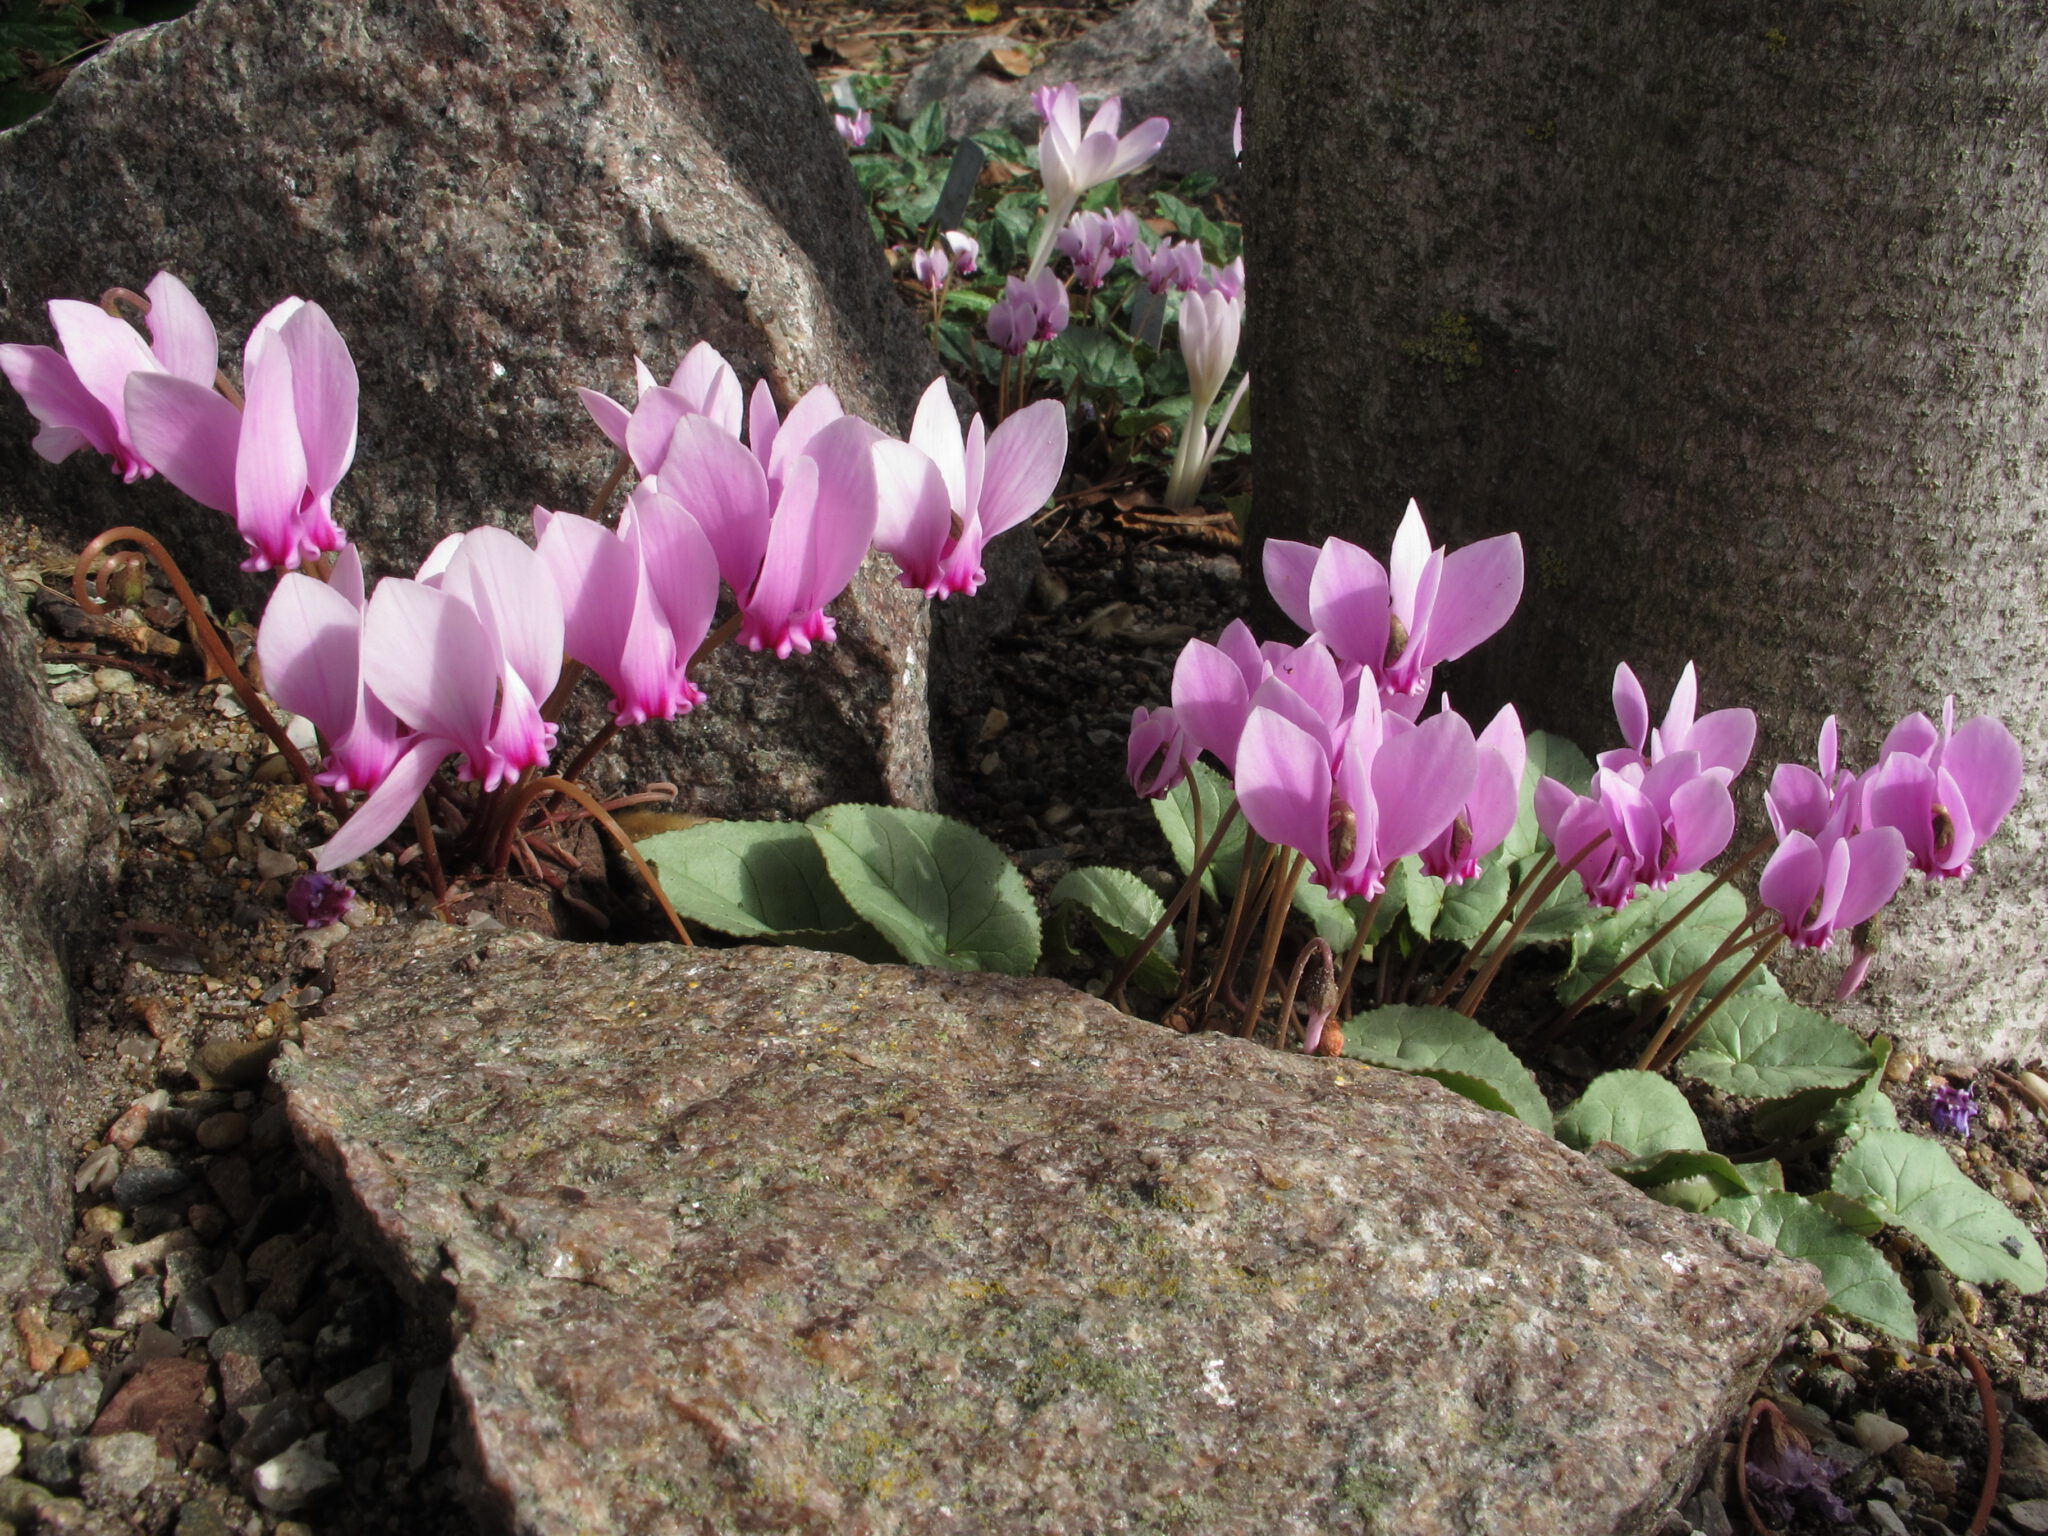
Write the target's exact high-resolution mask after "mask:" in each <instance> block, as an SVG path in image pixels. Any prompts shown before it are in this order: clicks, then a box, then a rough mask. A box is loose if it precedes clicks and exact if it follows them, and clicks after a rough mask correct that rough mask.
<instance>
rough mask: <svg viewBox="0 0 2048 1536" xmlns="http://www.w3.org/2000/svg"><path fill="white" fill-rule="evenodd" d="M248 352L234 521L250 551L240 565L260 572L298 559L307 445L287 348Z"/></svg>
mask: <svg viewBox="0 0 2048 1536" xmlns="http://www.w3.org/2000/svg"><path fill="white" fill-rule="evenodd" d="M272 313H273V314H274V313H275V311H272ZM248 350H252V349H245V351H248ZM253 353H254V361H253V362H250V363H249V364H248V365H247V366H246V368H245V369H244V372H245V374H246V375H247V377H246V378H245V380H244V387H245V392H246V396H247V398H246V400H245V402H244V404H243V406H242V421H241V431H240V435H239V437H238V438H237V441H236V446H235V499H234V508H235V526H236V527H238V528H239V529H241V532H242V537H243V538H245V539H247V540H248V541H249V545H250V548H251V549H252V550H253V551H254V553H253V554H252V555H251V556H250V559H249V560H248V561H247V562H245V563H244V566H243V569H245V570H254V571H264V570H269V569H270V568H271V567H273V566H283V567H286V568H290V567H292V566H295V565H297V564H298V563H299V504H300V502H301V500H302V499H303V498H304V496H305V492H306V450H305V445H304V444H303V443H302V442H301V441H300V439H299V418H298V410H297V408H296V406H295V405H294V404H293V401H292V360H291V355H290V353H288V352H287V351H286V350H285V349H284V347H282V346H278V345H267V346H264V347H262V348H260V349H253ZM174 483H175V482H174ZM195 499H196V498H195Z"/></svg>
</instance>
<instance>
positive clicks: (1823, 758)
mask: <svg viewBox="0 0 2048 1536" xmlns="http://www.w3.org/2000/svg"><path fill="white" fill-rule="evenodd" d="M1837 743H1838V737H1837V733H1836V728H1835V717H1834V716H1833V715H1829V716H1828V717H1827V719H1825V720H1823V721H1821V723H1820V757H1819V762H1820V776H1821V778H1823V779H1824V780H1826V781H1827V783H1828V785H1829V786H1830V787H1831V788H1832V787H1833V785H1834V782H1835V765H1836V763H1837V762H1838V760H1839V759H1838V758H1837V755H1836V754H1837V751H1838V745H1837Z"/></svg>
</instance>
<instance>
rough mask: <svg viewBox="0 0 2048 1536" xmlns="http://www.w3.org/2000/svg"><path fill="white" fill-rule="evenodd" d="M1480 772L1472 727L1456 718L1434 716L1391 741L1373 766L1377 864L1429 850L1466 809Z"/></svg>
mask: <svg viewBox="0 0 2048 1536" xmlns="http://www.w3.org/2000/svg"><path fill="white" fill-rule="evenodd" d="M1478 768H1479V752H1478V747H1477V745H1476V744H1475V743H1474V741H1473V740H1472V727H1471V726H1469V725H1467V724H1466V723H1465V721H1464V720H1463V719H1462V718H1460V717H1459V716H1457V715H1432V716H1431V717H1430V718H1429V719H1427V720H1425V721H1423V722H1422V724H1420V725H1418V726H1417V727H1416V728H1415V729H1414V730H1412V731H1403V732H1401V733H1399V734H1398V735H1389V736H1388V738H1387V740H1386V741H1385V742H1384V743H1383V744H1382V745H1381V747H1380V750H1379V752H1378V754H1377V755H1376V756H1375V757H1374V759H1373V765H1372V793H1373V799H1374V801H1375V802H1376V803H1377V804H1378V806H1379V853H1380V858H1381V860H1382V861H1383V862H1385V863H1388V864H1391V863H1392V862H1393V861H1394V860H1395V859H1398V858H1402V857H1404V856H1406V855H1407V854H1411V853H1420V852H1421V851H1422V850H1423V848H1425V847H1426V846H1428V844H1429V843H1430V841H1431V840H1432V839H1433V838H1435V837H1436V835H1437V834H1438V833H1439V832H1441V831H1443V829H1444V828H1445V827H1447V826H1449V825H1450V824H1451V822H1452V821H1453V820H1454V819H1455V818H1456V817H1457V815H1458V813H1459V812H1460V811H1462V810H1463V809H1464V808H1465V801H1466V799H1467V798H1468V797H1469V796H1470V795H1471V793H1472V785H1473V782H1474V780H1475V778H1476V777H1477V775H1478Z"/></svg>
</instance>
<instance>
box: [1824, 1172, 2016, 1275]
mask: <svg viewBox="0 0 2048 1536" xmlns="http://www.w3.org/2000/svg"><path fill="white" fill-rule="evenodd" d="M1834 1188H1835V1190H1836V1192H1837V1193H1839V1194H1844V1195H1847V1196H1848V1197H1849V1198H1850V1199H1852V1200H1860V1201H1862V1202H1863V1203H1864V1204H1865V1205H1867V1206H1869V1207H1870V1208H1871V1209H1872V1210H1874V1211H1876V1212H1877V1214H1878V1215H1880V1216H1882V1217H1883V1218H1884V1219H1885V1220H1886V1221H1887V1222H1889V1223H1890V1224H1891V1225H1893V1226H1895V1227H1904V1228H1905V1229H1906V1230H1907V1231H1908V1232H1910V1233H1912V1234H1913V1235H1914V1236H1915V1237H1917V1238H1919V1239H1920V1241H1921V1242H1923V1243H1925V1244H1926V1245H1927V1248H1928V1251H1929V1252H1930V1253H1932V1254H1933V1255H1934V1256H1935V1257H1936V1258H1937V1259H1939V1260H1941V1262H1942V1263H1943V1264H1945V1265H1947V1266H1948V1268H1949V1270H1950V1271H1951V1272H1952V1273H1953V1274H1955V1275H1956V1276H1957V1277H1958V1278H1959V1279H1963V1280H1968V1281H1970V1282H1972V1283H1973V1284H1979V1285H1984V1284H1989V1283H1990V1282H1992V1281H1994V1280H2004V1281H2008V1282H2010V1283H2011V1284H2012V1285H2013V1286H2015V1287H2017V1288H2018V1289H2019V1290H2021V1291H2024V1292H2027V1293H2028V1294H2032V1293H2033V1292H2035V1291H2038V1290H2040V1289H2041V1288H2042V1287H2043V1286H2044V1285H2048V1262H2044V1261H2043V1259H2042V1256H2041V1249H2040V1245H2039V1244H2037V1243H2036V1242H2035V1241H2034V1237H2033V1234H2032V1233H2031V1232H2029V1231H2028V1230H2027V1229H2026V1226H2025V1225H2024V1224H2023V1223H2022V1222H2021V1221H2020V1219H2019V1218H2018V1217H2017V1216H2015V1215H2013V1213H2012V1211H2011V1209H2010V1208H2008V1207H2007V1205H2006V1204H2005V1202H2004V1201H2002V1200H2000V1199H1999V1198H1998V1197H1997V1196H1996V1195H1992V1194H1988V1193H1986V1192H1985V1191H1984V1190H1982V1189H1980V1188H1978V1187H1977V1185H1976V1184H1975V1183H1973V1182H1972V1181H1971V1180H1970V1178H1969V1177H1968V1176H1967V1175H1965V1174H1964V1173H1963V1172H1962V1170H1961V1169H1959V1168H1957V1167H1956V1165H1955V1164H1954V1163H1952V1162H1951V1161H1949V1155H1948V1152H1947V1149H1945V1148H1944V1147H1943V1146H1942V1145H1941V1144H1940V1143H1939V1142H1934V1141H1929V1140H1928V1139H1927V1138H1926V1137H1924V1136H1915V1135H1914V1134H1913V1133H1912V1132H1911V1131H1872V1132H1870V1133H1869V1134H1868V1135H1867V1136H1865V1137H1864V1138H1863V1139H1862V1140H1861V1141H1859V1142H1857V1143H1856V1145H1855V1146H1853V1147H1851V1148H1850V1149H1849V1150H1848V1151H1847V1152H1845V1153H1843V1154H1842V1160H1841V1161H1840V1162H1839V1163H1837V1164H1835V1176H1834Z"/></svg>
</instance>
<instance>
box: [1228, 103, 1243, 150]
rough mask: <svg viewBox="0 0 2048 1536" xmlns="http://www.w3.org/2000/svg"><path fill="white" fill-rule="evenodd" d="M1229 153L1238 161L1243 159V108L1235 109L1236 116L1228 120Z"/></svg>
mask: <svg viewBox="0 0 2048 1536" xmlns="http://www.w3.org/2000/svg"><path fill="white" fill-rule="evenodd" d="M1230 153H1231V154H1232V155H1234V156H1235V157H1236V158H1238V159H1239V160H1242V159H1243V158H1244V108H1243V107H1239V108H1238V109H1237V115H1236V116H1235V117H1233V118H1231V120H1230Z"/></svg>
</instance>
